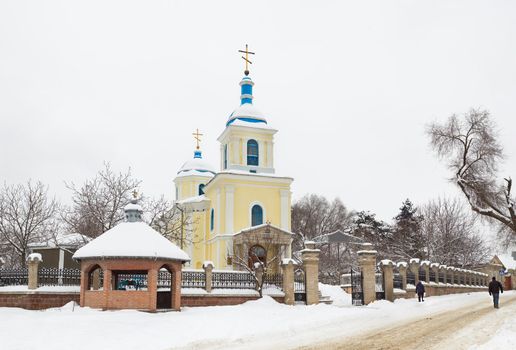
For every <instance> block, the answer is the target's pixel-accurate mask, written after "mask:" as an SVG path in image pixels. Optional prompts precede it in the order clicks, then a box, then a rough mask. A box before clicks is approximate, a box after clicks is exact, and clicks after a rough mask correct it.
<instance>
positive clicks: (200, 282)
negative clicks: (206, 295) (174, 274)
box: [181, 271, 230, 288]
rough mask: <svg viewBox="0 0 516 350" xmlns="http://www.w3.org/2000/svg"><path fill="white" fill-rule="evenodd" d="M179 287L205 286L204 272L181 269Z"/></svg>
mask: <svg viewBox="0 0 516 350" xmlns="http://www.w3.org/2000/svg"><path fill="white" fill-rule="evenodd" d="M181 287H183V288H206V273H205V272H204V271H183V272H182V273H181ZM225 288H230V287H225Z"/></svg>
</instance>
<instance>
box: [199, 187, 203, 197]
mask: <svg viewBox="0 0 516 350" xmlns="http://www.w3.org/2000/svg"><path fill="white" fill-rule="evenodd" d="M202 194H204V184H200V185H199V196H200V195H202Z"/></svg>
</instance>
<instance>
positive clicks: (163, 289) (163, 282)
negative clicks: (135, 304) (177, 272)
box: [156, 266, 172, 309]
mask: <svg viewBox="0 0 516 350" xmlns="http://www.w3.org/2000/svg"><path fill="white" fill-rule="evenodd" d="M157 287H158V288H157V293H158V295H157V297H156V309H171V308H172V273H171V272H170V271H169V270H168V269H167V268H166V267H165V266H163V267H162V268H161V269H159V271H158V286H157Z"/></svg>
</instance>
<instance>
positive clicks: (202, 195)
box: [176, 194, 209, 204]
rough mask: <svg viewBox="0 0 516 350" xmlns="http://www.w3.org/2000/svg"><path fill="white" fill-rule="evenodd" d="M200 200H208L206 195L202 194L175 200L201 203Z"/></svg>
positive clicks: (183, 202)
mask: <svg viewBox="0 0 516 350" xmlns="http://www.w3.org/2000/svg"><path fill="white" fill-rule="evenodd" d="M202 201H209V199H208V197H206V196H205V195H204V194H201V195H200V196H194V197H188V198H185V199H182V200H180V201H176V203H177V204H189V203H201V202H202Z"/></svg>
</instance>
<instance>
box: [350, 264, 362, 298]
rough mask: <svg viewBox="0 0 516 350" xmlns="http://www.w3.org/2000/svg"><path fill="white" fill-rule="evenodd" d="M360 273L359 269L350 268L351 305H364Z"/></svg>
mask: <svg viewBox="0 0 516 350" xmlns="http://www.w3.org/2000/svg"><path fill="white" fill-rule="evenodd" d="M362 282H363V278H362V271H361V270H360V268H353V267H352V268H351V304H352V305H355V306H361V305H364V290H363V289H362Z"/></svg>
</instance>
